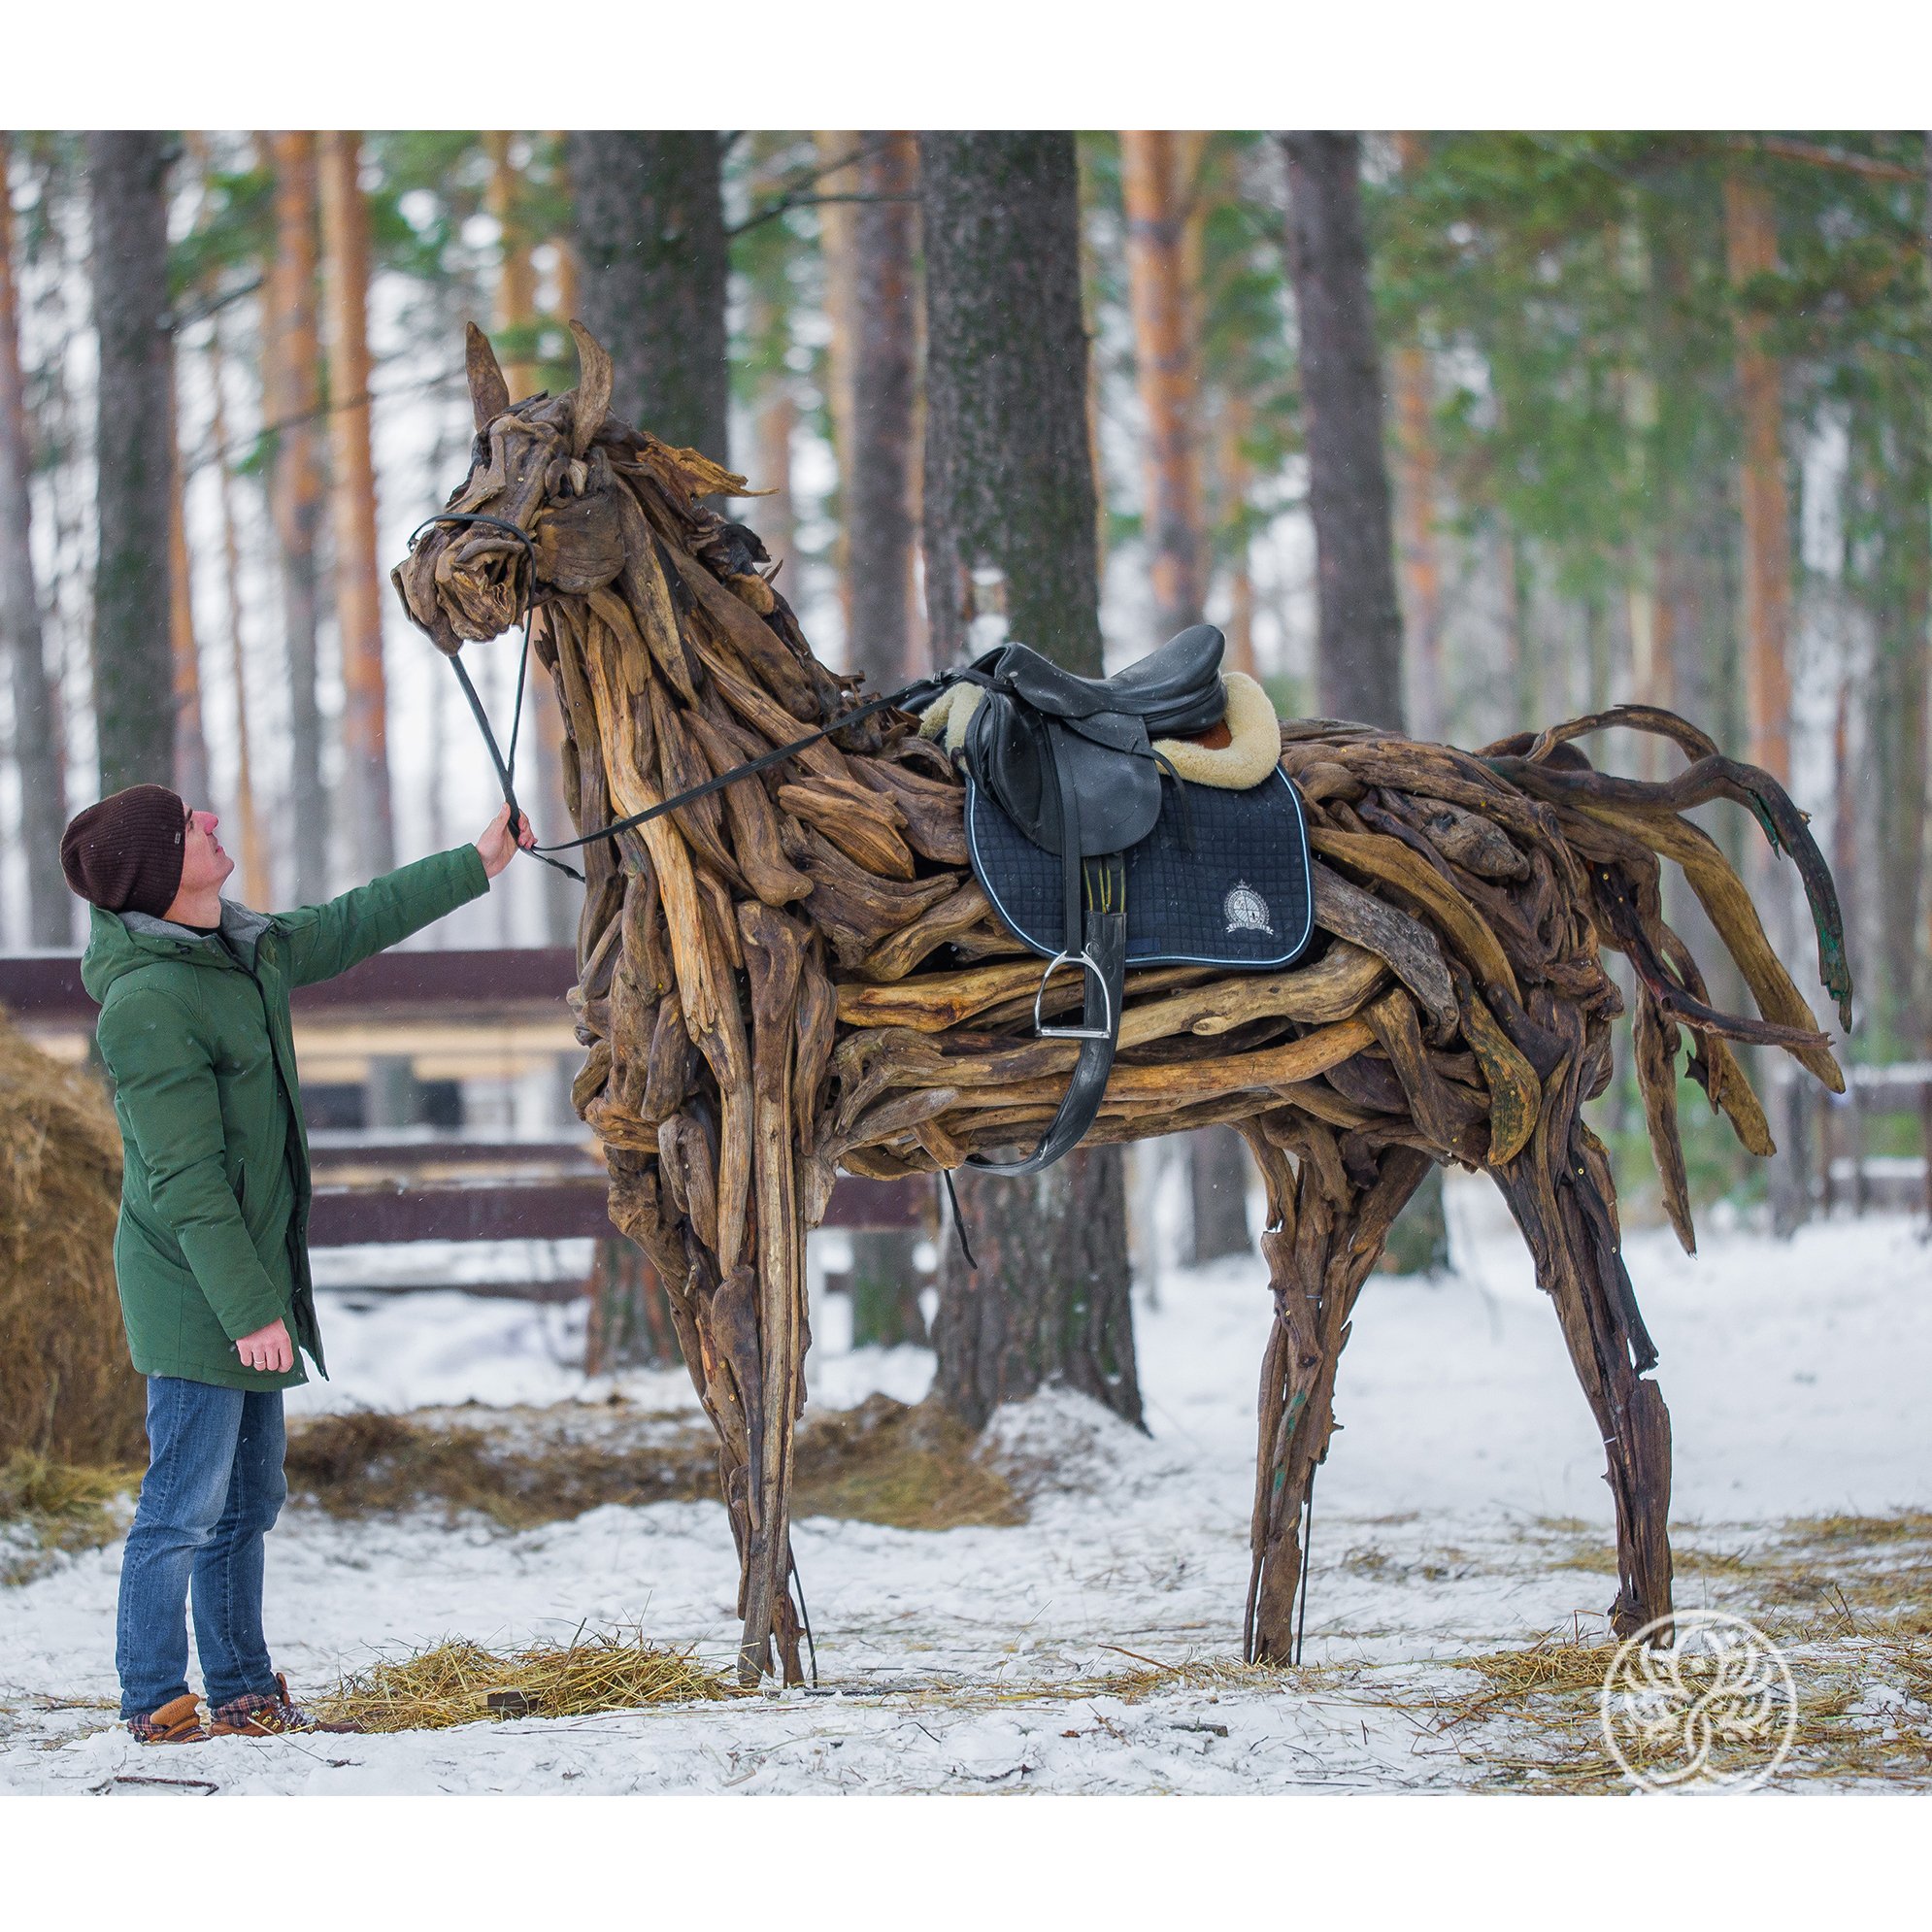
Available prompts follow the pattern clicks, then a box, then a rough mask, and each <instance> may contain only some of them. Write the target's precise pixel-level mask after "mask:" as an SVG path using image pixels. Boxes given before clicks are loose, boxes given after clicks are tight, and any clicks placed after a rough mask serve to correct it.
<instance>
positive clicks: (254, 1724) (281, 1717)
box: [208, 1671, 361, 1738]
mask: <svg viewBox="0 0 1932 1932" xmlns="http://www.w3.org/2000/svg"><path fill="white" fill-rule="evenodd" d="M360 1728H361V1726H360V1725H358V1724H325V1723H323V1722H322V1720H321V1719H320V1718H319V1717H317V1716H315V1715H312V1714H311V1713H309V1712H307V1711H305V1710H303V1709H302V1707H301V1706H300V1705H299V1704H297V1703H296V1702H295V1700H294V1699H293V1698H292V1697H290V1696H289V1694H288V1680H287V1679H286V1678H285V1677H283V1675H282V1673H281V1672H280V1671H277V1672H276V1674H275V1690H274V1692H273V1694H271V1693H270V1692H268V1691H265V1690H250V1691H245V1692H244V1693H243V1694H242V1695H241V1696H240V1697H237V1698H233V1699H231V1700H230V1701H229V1702H228V1703H226V1704H217V1706H216V1707H215V1710H214V1712H213V1713H212V1715H210V1718H209V1723H208V1735H209V1736H210V1737H211V1738H278V1737H281V1736H283V1734H284V1733H286V1732H289V1731H355V1730H359V1729H360Z"/></svg>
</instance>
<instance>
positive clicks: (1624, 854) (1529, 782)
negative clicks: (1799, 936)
mask: <svg viewBox="0 0 1932 1932" xmlns="http://www.w3.org/2000/svg"><path fill="white" fill-rule="evenodd" d="M1613 726H1621V727H1624V728H1626V729H1630V730H1635V731H1642V732H1648V733H1650V734H1652V735H1654V736H1658V737H1664V738H1668V739H1670V740H1671V741H1673V742H1674V743H1675V744H1677V745H1678V746H1679V747H1680V748H1681V749H1682V750H1683V751H1684V753H1685V755H1686V757H1687V759H1688V760H1689V762H1688V764H1687V766H1686V768H1685V769H1684V770H1683V771H1682V772H1680V773H1679V774H1678V775H1677V777H1675V778H1673V779H1669V780H1664V781H1659V782H1645V781H1642V780H1636V779H1622V778H1613V777H1610V776H1609V775H1607V774H1605V773H1602V772H1599V771H1597V770H1596V769H1595V768H1594V767H1593V766H1591V765H1590V764H1589V763H1588V761H1587V760H1586V759H1585V758H1584V757H1583V756H1582V753H1581V752H1580V751H1578V750H1577V749H1575V748H1574V744H1573V741H1574V740H1576V739H1578V738H1581V737H1583V736H1586V735H1587V734H1589V733H1591V732H1595V731H1600V730H1606V729H1609V728H1611V727H1613ZM1480 755H1481V758H1482V763H1483V765H1485V766H1486V767H1487V769H1488V770H1489V771H1491V772H1492V773H1494V774H1495V775H1496V776H1497V777H1499V778H1502V779H1504V780H1505V781H1507V782H1508V783H1509V784H1510V785H1511V786H1512V787H1513V788H1514V789H1515V790H1516V791H1517V792H1519V793H1521V794H1523V795H1524V796H1525V797H1526V798H1528V799H1531V800H1534V801H1536V803H1537V804H1538V805H1539V806H1541V807H1543V808H1546V809H1548V810H1549V811H1550V812H1552V813H1553V814H1554V815H1555V816H1556V819H1557V821H1558V823H1559V824H1560V827H1561V831H1562V834H1563V839H1564V842H1565V843H1566V844H1567V846H1568V847H1569V849H1570V850H1571V851H1572V852H1573V853H1575V854H1576V858H1577V863H1578V865H1579V867H1580V868H1581V869H1582V875H1583V876H1582V882H1581V883H1582V888H1583V890H1582V900H1583V904H1584V905H1585V906H1586V907H1587V908H1588V910H1589V914H1590V916H1591V918H1592V919H1593V921H1594V922H1595V925H1596V927H1597V931H1598V934H1599V937H1600V940H1601V942H1602V943H1603V944H1604V945H1607V946H1609V947H1612V948H1614V949H1616V950H1618V951H1620V952H1622V954H1623V955H1624V957H1625V958H1626V959H1627V960H1628V961H1629V962H1630V966H1631V970H1632V972H1633V973H1634V975H1635V977H1636V982H1637V999H1636V1010H1635V1012H1634V1014H1633V1015H1632V1029H1633V1042H1634V1047H1635V1062H1636V1069H1637V1078H1638V1084H1639V1086H1640V1088H1641V1090H1642V1093H1643V1099H1644V1115H1645V1120H1646V1123H1647V1125H1648V1127H1649V1138H1650V1147H1651V1150H1652V1153H1653V1155H1654V1157H1655V1160H1656V1165H1657V1172H1658V1175H1659V1178H1660V1179H1661V1181H1662V1183H1663V1200H1664V1208H1665V1212H1666V1213H1667V1214H1668V1216H1670V1221H1671V1225H1672V1227H1673V1228H1674V1229H1675V1230H1676V1231H1677V1235H1678V1239H1679V1240H1680V1241H1681V1242H1682V1245H1683V1247H1684V1249H1685V1250H1686V1251H1687V1252H1689V1251H1694V1250H1695V1246H1696V1239H1695V1232H1694V1229H1693V1227H1692V1223H1691V1216H1690V1204H1689V1194H1688V1186H1687V1183H1686V1179H1685V1173H1684V1161H1683V1149H1682V1142H1681V1140H1680V1138H1679V1133H1678V1122H1677V1068H1678V1052H1679V1048H1680V1028H1682V1031H1683V1032H1684V1033H1687V1034H1688V1035H1689V1036H1690V1039H1691V1042H1692V1046H1691V1050H1690V1055H1689V1060H1688V1065H1687V1071H1688V1073H1689V1074H1690V1077H1691V1078H1692V1079H1693V1080H1695V1081H1696V1082H1697V1083H1698V1084H1699V1085H1700V1086H1701V1087H1703V1089H1704V1091H1705V1093H1706V1094H1707V1095H1708V1097H1709V1099H1710V1101H1711V1105H1712V1106H1713V1108H1714V1109H1715V1110H1716V1111H1717V1112H1719V1113H1721V1114H1722V1115H1723V1116H1724V1117H1725V1118H1726V1119H1727V1120H1728V1121H1729V1122H1730V1125H1731V1127H1732V1130H1733V1131H1734V1132H1735V1133H1736V1135H1737V1137H1738V1139H1739V1141H1740V1142H1741V1143H1742V1144H1743V1146H1744V1147H1745V1148H1746V1149H1748V1150H1749V1152H1751V1153H1753V1154H1756V1155H1759V1156H1767V1155H1770V1154H1772V1153H1774V1152H1775V1151H1776V1147H1775V1145H1774V1143H1773V1141H1772V1137H1771V1132H1770V1127H1769V1123H1768V1122H1767V1120H1766V1117H1765V1113H1764V1108H1763V1106H1762V1105H1761V1103H1760V1102H1759V1100H1758V1097H1757V1095H1756V1094H1755V1093H1754V1092H1753V1091H1752V1089H1751V1086H1750V1083H1749V1080H1748V1079H1747V1078H1746V1076H1745V1073H1744V1070H1743V1068H1742V1067H1741V1066H1740V1064H1739V1062H1738V1059H1737V1056H1736V1055H1735V1054H1734V1053H1733V1052H1732V1050H1731V1045H1730V1043H1731V1042H1733V1041H1739V1042H1743V1043H1745V1044H1748V1045H1752V1046H1767V1047H1777V1048H1781V1049H1782V1050H1783V1051H1785V1052H1787V1053H1789V1054H1790V1055H1791V1056H1792V1057H1793V1058H1794V1059H1795V1060H1797V1061H1798V1063H1799V1064H1800V1065H1801V1066H1803V1067H1804V1068H1805V1069H1806V1071H1807V1072H1809V1073H1811V1074H1813V1075H1815V1077H1816V1078H1817V1080H1819V1081H1820V1082H1821V1083H1823V1084H1824V1085H1825V1086H1826V1087H1828V1088H1830V1090H1831V1091H1832V1092H1834V1093H1843V1092H1844V1091H1845V1075H1844V1073H1843V1071H1842V1070H1841V1069H1840V1067H1839V1064H1838V1061H1837V1060H1836V1058H1835V1057H1834V1056H1833V1053H1832V1050H1831V1046H1830V1043H1829V1042H1828V1040H1827V1039H1826V1037H1825V1035H1824V1034H1823V1033H1822V1032H1820V1031H1819V1030H1818V1027H1817V1024H1816V1021H1815V1017H1814V1016H1813V1014H1812V1011H1811V1008H1810V1007H1809V1005H1808V1004H1807V1003H1806V1000H1805V997H1804V995H1803V994H1802V993H1801V992H1800V991H1799V990H1798V988H1797V986H1796V985H1795V984H1794V983H1793V982H1792V979H1791V976H1790V974H1789V973H1788V972H1787V971H1786V970H1785V968H1784V965H1783V963H1782V960H1781V959H1780V958H1779V956H1778V953H1777V951H1776V949H1774V948H1773V946H1772V943H1771V941H1770V939H1769V938H1768V937H1767V936H1766V934H1765V929H1764V923H1763V921H1762V919H1761V918H1760V917H1759V915H1758V909H1757V907H1756V906H1755V905H1754V904H1753V902H1752V899H1751V896H1750V893H1749V889H1748V888H1747V887H1746V885H1745V883H1744V882H1743V880H1741V879H1740V878H1739V876H1738V874H1737V873H1736V871H1734V870H1733V869H1732V866H1731V864H1730V861H1729V860H1728V859H1727V858H1726V857H1725V855H1724V853H1723V851H1722V849H1720V848H1719V847H1718V845H1717V844H1716V842H1715V840H1714V839H1712V838H1711V837H1710V835H1709V834H1708V833H1706V832H1704V831H1703V830H1702V829H1701V828H1700V827H1698V826H1697V825H1695V824H1693V823H1691V822H1690V820H1689V819H1687V818H1686V817H1684V816H1683V814H1684V813H1686V812H1687V811H1689V810H1691V809H1692V808H1694V807H1696V806H1699V805H1704V804H1708V803H1710V802H1711V801H1712V800H1713V799H1717V798H1728V799H1732V800H1734V801H1735V802H1737V803H1738V804H1741V805H1743V806H1745V807H1746V808H1747V809H1748V810H1749V812H1750V814H1751V815H1752V816H1753V817H1754V818H1755V819H1756V821H1757V823H1758V825H1759V827H1760V828H1761V829H1762V831H1763V833H1764V836H1765V839H1766V841H1767V843H1768V844H1769V845H1770V847H1771V849H1772V850H1773V852H1775V853H1784V854H1788V855H1789V856H1790V858H1791V859H1792V860H1794V861H1795V863H1796V865H1797V868H1798V874H1799V878H1800V880H1801V881H1802V882H1803V884H1804V888H1805V897H1806V902H1807V905H1808V907H1809V910H1810V913H1811V918H1812V924H1813V926H1814V928H1815V933H1816V938H1817V955H1818V977H1819V981H1820V983H1821V984H1822V985H1823V986H1824V988H1825V990H1826V991H1827V992H1828V993H1829V994H1830V995H1831V997H1832V999H1833V1001H1834V1002H1835V1003H1836V1005H1837V1008H1838V1015H1839V1019H1840V1022H1841V1023H1842V1025H1843V1026H1844V1027H1845V1028H1846V1029H1847V1030H1848V1031H1849V1028H1850V1025H1851V995H1852V984H1851V973H1850V968H1849V964H1848V962H1847V958H1846V951H1845V925H1844V919H1843V916H1842V915H1841V914H1840V911H1839V904H1838V893H1837V890H1836V888H1835V886H1834V885H1833V883H1832V878H1831V871H1830V868H1829V867H1828V866H1827V865H1826V863H1825V860H1824V856H1823V854H1822V853H1821V852H1820V851H1819V850H1818V849H1817V846H1816V844H1815V841H1814V840H1813V838H1812V835H1811V830H1810V827H1809V825H1808V823H1807V820H1806V815H1805V814H1804V813H1802V812H1800V811H1799V810H1798V808H1797V807H1796V806H1795V805H1793V804H1792V802H1791V799H1790V797H1789V795H1788V794H1787V793H1786V792H1785V790H1784V787H1783V786H1782V784H1781V783H1779V782H1778V780H1777V779H1775V778H1773V777H1772V775H1771V774H1770V773H1769V772H1765V771H1762V770H1760V769H1759V768H1758V767H1756V766H1754V765H1746V764H1740V763H1738V762H1737V761H1735V760H1733V759H1730V758H1727V757H1724V756H1723V755H1722V754H1721V753H1720V752H1719V751H1718V749H1717V747H1716V746H1715V744H1714V743H1713V742H1712V740H1711V739H1710V738H1708V737H1707V736H1706V735H1705V734H1704V733H1703V732H1701V731H1699V730H1697V729H1696V727H1695V726H1693V725H1691V724H1688V723H1686V722H1685V721H1684V719H1682V718H1681V717H1679V716H1676V715H1675V714H1674V713H1671V712H1667V711H1662V710H1658V709H1656V708H1654V707H1650V706H1643V705H1622V706H1618V707H1616V708H1615V709H1614V710H1611V711H1607V712H1599V713H1594V714H1592V715H1590V716H1586V717H1579V718H1574V719H1572V720H1571V721H1570V722H1568V723H1566V724H1559V725H1554V726H1552V727H1551V728H1550V729H1549V730H1547V731H1544V732H1541V733H1539V734H1536V735H1534V736H1531V735H1530V734H1528V733H1524V734H1522V735H1520V736H1518V737H1516V738H1512V739H1508V740H1505V741H1503V742H1502V743H1500V744H1497V745H1493V746H1491V747H1489V748H1488V749H1487V750H1486V751H1484V752H1483V753H1482V754H1480ZM1665 859H1669V860H1671V861H1672V862H1673V863H1674V864H1675V865H1676V866H1677V867H1678V868H1679V869H1680V871H1681V872H1682V875H1683V878H1684V880H1685V881H1686V882H1687V883H1688V884H1689V886H1690V889H1691V891H1692V892H1693V893H1694V894H1695V895H1696V898H1697V900H1698V902H1699V904H1700V905H1701V906H1702V907H1703V909H1704V911H1705V914H1706V915H1707V916H1708V917H1709V918H1710V921H1711V924H1712V926H1713V928H1714V929H1715V931H1716V933H1717V936H1718V938H1719V939H1720V940H1721V941H1722V942H1723V944H1724V947H1725V949H1726V950H1727V951H1728V952H1729V953H1730V955H1731V958H1732V959H1733V960H1734V961H1735V962H1736V965H1737V967H1738V970H1739V972H1740V974H1741V975H1742V976H1743V979H1744V981H1745V983H1746V984H1747V985H1748V986H1749V988H1750V992H1751V997H1752V999H1753V1000H1754V1001H1755V1003H1756V1006H1757V1009H1758V1016H1757V1017H1756V1018H1750V1017H1747V1016H1743V1015H1739V1014H1729V1013H1723V1012H1720V1011H1718V1010H1717V1009H1716V1008H1715V1007H1714V1006H1713V1005H1712V1004H1711V999H1710V992H1709V988H1708V987H1707V985H1706V983H1705V981H1704V978H1703V975H1702V974H1701V973H1700V971H1699V969H1698V966H1697V962H1696V960H1695V959H1694V958H1693V957H1692V955H1691V951H1690V949H1689V948H1688V947H1687V946H1686V945H1685V944H1684V942H1683V941H1682V939H1681V938H1680V937H1679V936H1678V934H1677V933H1675V932H1674V931H1673V930H1672V929H1671V927H1670V926H1669V925H1668V924H1667V923H1666V921H1665V919H1664V916H1663V908H1662V892H1661V884H1662V880H1661V874H1662V861H1663V860H1665Z"/></svg>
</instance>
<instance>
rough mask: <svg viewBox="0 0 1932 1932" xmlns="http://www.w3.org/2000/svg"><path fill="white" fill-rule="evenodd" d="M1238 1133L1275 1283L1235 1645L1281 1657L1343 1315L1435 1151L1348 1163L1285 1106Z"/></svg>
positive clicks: (1252, 1656)
mask: <svg viewBox="0 0 1932 1932" xmlns="http://www.w3.org/2000/svg"><path fill="white" fill-rule="evenodd" d="M1242 1133H1243V1134H1244V1136H1245V1137H1246V1138H1247V1141H1248V1144H1249V1147H1250V1148H1252V1149H1253V1150H1254V1157H1255V1159H1256V1160H1257V1161H1258V1162H1259V1163H1260V1167H1261V1173H1262V1177H1263V1179H1264V1180H1265V1182H1266V1183H1267V1188H1268V1219H1269V1224H1270V1225H1269V1229H1268V1232H1266V1233H1265V1234H1263V1235H1262V1237H1261V1251H1262V1253H1263V1255H1265V1256H1266V1258H1267V1261H1268V1273H1269V1282H1270V1285H1271V1286H1272V1287H1273V1289H1274V1292H1275V1326H1274V1329H1273V1332H1272V1333H1271V1334H1270V1336H1269V1338H1268V1349H1267V1353H1266V1355H1265V1356H1264V1358H1263V1361H1262V1367H1261V1405H1260V1445H1259V1451H1258V1454H1257V1457H1256V1463H1255V1488H1254V1517H1253V1524H1252V1529H1251V1532H1250V1539H1251V1548H1252V1550H1253V1565H1252V1569H1251V1570H1250V1572H1249V1587H1248V1612H1247V1616H1246V1617H1245V1619H1244V1624H1243V1630H1242V1653H1243V1655H1244V1656H1245V1657H1247V1659H1248V1660H1249V1662H1250V1663H1288V1662H1291V1661H1292V1660H1293V1658H1294V1650H1295V1592H1296V1588H1297V1586H1298V1584H1299V1583H1300V1582H1301V1574H1302V1557H1303V1551H1302V1547H1301V1521H1302V1513H1303V1511H1304V1509H1305V1508H1306V1507H1307V1505H1308V1500H1309V1495H1310V1491H1311V1489H1312V1488H1313V1485H1314V1482H1315V1471H1316V1464H1318V1463H1319V1462H1321V1461H1322V1460H1323V1458H1324V1457H1325V1456H1326V1455H1327V1453H1328V1440H1329V1437H1330V1436H1331V1435H1333V1433H1334V1430H1335V1370H1336V1365H1337V1363H1338V1362H1339V1361H1340V1359H1341V1354H1342V1349H1343V1348H1344V1347H1345V1346H1346V1345H1347V1343H1348V1340H1349V1316H1350V1315H1351V1313H1352V1312H1353V1310H1354V1306H1355V1297H1356V1296H1357V1295H1358V1294H1359V1293H1360V1292H1361V1287H1362V1283H1363V1282H1365V1281H1366V1280H1367V1279H1368V1277H1369V1274H1370V1271H1371V1270H1372V1269H1373V1268H1374V1267H1375V1264H1376V1262H1377V1260H1378V1259H1379V1258H1380V1256H1381V1254H1382V1245H1383V1243H1384V1242H1385V1241H1386V1240H1387V1238H1388V1230H1389V1228H1390V1227H1391V1226H1392V1225H1393V1223H1394V1220H1395V1217H1396V1216H1397V1215H1398V1214H1400V1213H1401V1211H1402V1206H1403V1203H1404V1202H1406V1201H1407V1200H1408V1199H1409V1197H1410V1195H1412V1194H1413V1193H1414V1192H1415V1191H1416V1188H1417V1187H1418V1186H1419V1185H1420V1184H1421V1182H1422V1177H1423V1176H1424V1175H1425V1174H1427V1172H1428V1171H1429V1166H1430V1157H1429V1155H1427V1154H1426V1153H1423V1152H1421V1151H1420V1150H1418V1149H1415V1148H1409V1147H1401V1146H1391V1147H1386V1148H1383V1149H1381V1150H1380V1151H1378V1152H1373V1153H1371V1152H1368V1151H1366V1150H1358V1149H1350V1152H1351V1155H1352V1160H1351V1162H1350V1163H1349V1164H1345V1162H1344V1160H1343V1157H1342V1151H1341V1148H1340V1146H1339V1145H1338V1142H1337V1138H1336V1136H1335V1135H1334V1134H1333V1133H1332V1132H1331V1131H1330V1130H1329V1129H1328V1128H1327V1127H1325V1126H1323V1125H1322V1124H1321V1123H1320V1122H1319V1121H1316V1120H1312V1119H1309V1118H1307V1117H1306V1116H1298V1115H1295V1114H1291V1113H1289V1112H1286V1111H1285V1110H1284V1111H1282V1112H1281V1113H1277V1114H1270V1115H1264V1116H1261V1117H1259V1118H1258V1119H1256V1120H1253V1121H1250V1122H1248V1123H1245V1124H1244V1125H1243V1127H1242ZM1290 1153H1292V1154H1293V1155H1294V1156H1295V1158H1294V1160H1293V1161H1292V1162H1290V1160H1289V1158H1288V1155H1289V1154H1290Z"/></svg>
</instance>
